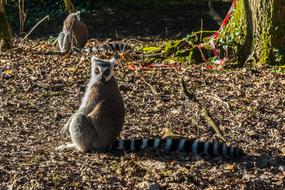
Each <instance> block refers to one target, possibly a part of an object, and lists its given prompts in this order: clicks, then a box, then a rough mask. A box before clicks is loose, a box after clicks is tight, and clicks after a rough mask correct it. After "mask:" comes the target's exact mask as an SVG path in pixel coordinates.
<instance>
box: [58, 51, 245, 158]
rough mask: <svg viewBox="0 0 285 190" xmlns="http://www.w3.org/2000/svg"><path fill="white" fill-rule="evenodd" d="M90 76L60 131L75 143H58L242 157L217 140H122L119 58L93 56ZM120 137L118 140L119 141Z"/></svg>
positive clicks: (81, 148)
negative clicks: (115, 70) (115, 73)
mask: <svg viewBox="0 0 285 190" xmlns="http://www.w3.org/2000/svg"><path fill="white" fill-rule="evenodd" d="M91 62H92V67H91V79H90V81H89V83H88V85H87V89H86V91H85V94H84V97H83V99H82V102H81V105H80V108H79V110H78V111H77V112H76V113H75V114H74V115H72V116H71V117H70V119H69V120H68V122H67V123H66V124H65V126H64V127H63V128H62V130H61V133H65V132H66V131H67V130H69V133H70V136H71V140H72V143H71V144H67V145H62V146H59V147H58V148H57V149H58V150H63V149H66V148H70V149H77V150H79V151H82V152H87V151H91V150H114V151H134V152H136V151H142V150H146V149H149V148H152V149H154V150H158V149H163V150H165V151H170V152H171V151H174V152H185V153H188V152H189V153H192V154H193V155H195V154H202V155H203V154H204V155H208V156H225V157H232V158H236V157H241V156H242V155H243V151H242V150H241V149H239V148H234V147H228V146H226V145H225V144H222V143H217V142H201V141H198V140H193V139H185V138H166V139H161V138H155V139H136V140H120V139H117V137H118V136H119V134H120V132H121V130H122V127H123V123H124V117H125V108H124V102H123V99H122V96H121V94H120V91H119V88H118V84H117V82H116V79H115V78H114V76H113V67H114V63H115V62H116V59H115V58H113V59H111V60H103V59H98V58H96V57H95V56H93V57H92V58H91ZM116 139H117V140H116Z"/></svg>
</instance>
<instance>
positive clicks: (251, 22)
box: [226, 0, 285, 65]
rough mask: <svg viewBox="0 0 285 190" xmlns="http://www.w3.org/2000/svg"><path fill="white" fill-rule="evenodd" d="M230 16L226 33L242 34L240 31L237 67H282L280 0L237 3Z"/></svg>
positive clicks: (284, 5) (284, 4)
mask: <svg viewBox="0 0 285 190" xmlns="http://www.w3.org/2000/svg"><path fill="white" fill-rule="evenodd" d="M233 17H234V18H233V22H232V23H231V24H230V25H231V26H229V27H227V29H226V30H230V31H228V33H233V32H236V30H244V31H246V32H244V33H243V32H240V33H241V34H242V33H243V35H242V36H243V37H244V39H243V43H242V44H241V48H240V49H239V50H238V58H239V62H240V64H244V63H249V64H251V65H264V64H274V65H284V64H285V1H284V0H238V3H237V7H236V12H235V13H234V16H233ZM235 17H236V18H235ZM239 25H243V26H239Z"/></svg>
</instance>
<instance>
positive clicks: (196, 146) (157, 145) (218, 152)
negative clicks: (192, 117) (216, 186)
mask: <svg viewBox="0 0 285 190" xmlns="http://www.w3.org/2000/svg"><path fill="white" fill-rule="evenodd" d="M109 149H110V150H114V151H127V152H138V151H144V150H146V149H153V150H164V151H166V152H184V153H191V154H193V155H197V154H199V155H204V156H210V157H217V156H223V157H229V158H241V157H242V156H244V155H245V154H244V152H243V151H242V150H241V149H239V148H236V147H229V146H227V145H226V144H222V143H218V142H202V141H198V140H195V139H185V138H165V139H161V138H155V139H134V140H120V139H117V140H116V141H115V142H114V143H113V144H112V145H111V146H110V147H109Z"/></svg>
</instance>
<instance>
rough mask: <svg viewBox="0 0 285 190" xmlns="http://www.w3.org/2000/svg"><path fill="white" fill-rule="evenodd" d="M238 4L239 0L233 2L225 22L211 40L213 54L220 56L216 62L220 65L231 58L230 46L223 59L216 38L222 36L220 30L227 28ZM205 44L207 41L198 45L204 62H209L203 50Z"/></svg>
mask: <svg viewBox="0 0 285 190" xmlns="http://www.w3.org/2000/svg"><path fill="white" fill-rule="evenodd" d="M236 5H237V0H234V1H233V3H232V6H231V8H230V10H229V11H228V13H227V15H226V17H225V18H224V20H223V22H222V24H221V26H220V29H219V30H218V31H217V32H215V33H214V34H213V35H212V36H211V38H210V41H209V43H210V46H211V49H212V52H213V54H214V55H215V56H216V57H217V58H219V59H218V60H216V61H215V62H216V63H217V64H220V65H223V64H224V63H228V60H229V50H228V47H226V49H225V51H226V57H225V58H223V59H221V58H220V53H219V51H218V50H217V48H216V46H215V41H214V40H216V39H218V38H219V36H220V31H222V30H223V29H224V28H225V26H226V25H227V24H228V21H229V19H230V17H231V14H232V12H233V11H234V9H235V7H236ZM204 46H205V43H201V44H199V45H198V49H199V51H200V53H201V57H202V60H203V61H204V62H208V60H207V59H206V57H205V55H204V54H203V51H202V47H204Z"/></svg>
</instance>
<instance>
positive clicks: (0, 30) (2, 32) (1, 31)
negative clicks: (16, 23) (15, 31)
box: [0, 0, 12, 49]
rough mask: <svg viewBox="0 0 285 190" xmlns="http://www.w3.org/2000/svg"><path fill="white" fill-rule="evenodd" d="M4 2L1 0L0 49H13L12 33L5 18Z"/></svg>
mask: <svg viewBox="0 0 285 190" xmlns="http://www.w3.org/2000/svg"><path fill="white" fill-rule="evenodd" d="M4 6H5V5H4V0H0V49H10V48H11V47H12V32H11V28H10V25H9V23H8V21H7V19H6V16H5V9H4Z"/></svg>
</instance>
